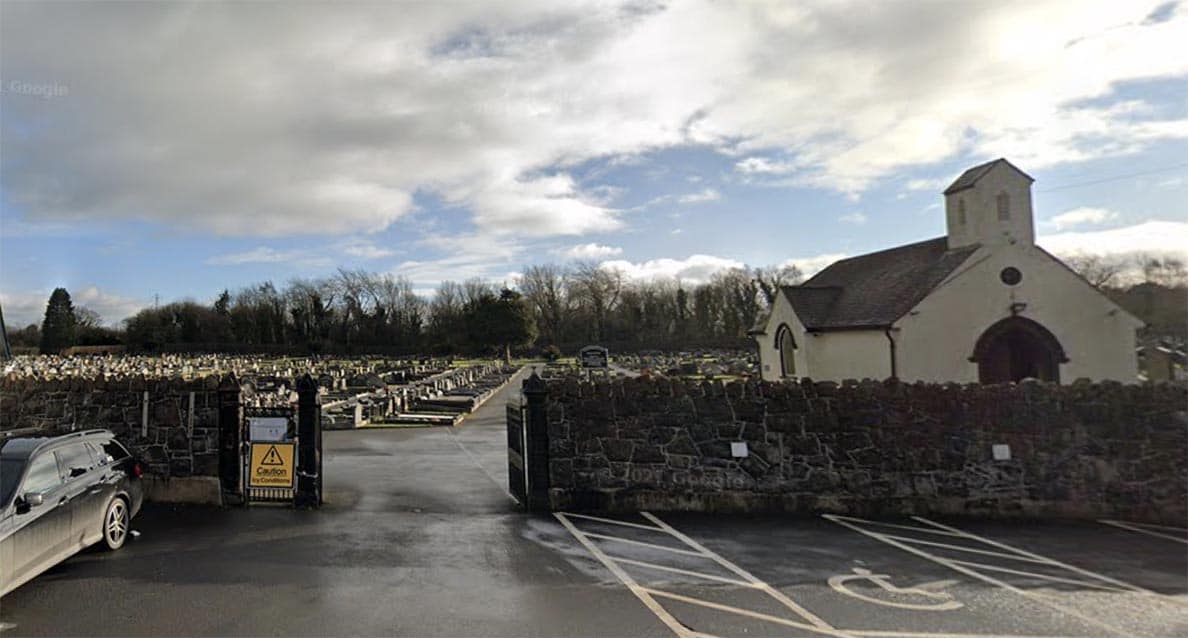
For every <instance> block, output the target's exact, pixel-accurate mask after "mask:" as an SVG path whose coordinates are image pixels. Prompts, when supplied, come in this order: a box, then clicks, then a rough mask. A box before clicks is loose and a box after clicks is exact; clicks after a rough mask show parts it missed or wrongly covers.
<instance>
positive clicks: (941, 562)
mask: <svg viewBox="0 0 1188 638" xmlns="http://www.w3.org/2000/svg"><path fill="white" fill-rule="evenodd" d="M822 517H823V518H825V519H826V520H828V521H832V522H834V523H837V524H838V525H841V526H843V527H848V528H849V529H852V530H854V531H855V532H858V533H859V534H862V535H864V536H868V537H870V538H873V539H875V540H877V541H881V542H883V543H886V544H888V545H891V546H892V547H898V548H899V549H902V550H903V551H905V552H908V553H910V554H915V555H916V556H919V557H921V558H924V559H927V560H930V561H932V562H934V563H937V564H939V565H943V566H945V567H948V568H949V569H952V570H953V571H956V572H960V573H962V574H965V575H966V576H969V577H971V578H976V579H978V580H980V581H983V582H986V583H990V584H991V585H996V586H998V587H1001V588H1002V589H1005V590H1007V591H1012V592H1015V593H1016V594H1019V595H1020V596H1025V597H1027V598H1030V599H1031V600H1034V601H1036V602H1038V603H1040V604H1041V605H1045V606H1047V607H1049V608H1051V609H1055V610H1057V611H1059V612H1062V613H1065V614H1067V615H1069V616H1073V617H1074V618H1079V619H1080V620H1082V621H1084V622H1086V623H1089V624H1091V625H1093V626H1095V627H1098V628H1099V629H1104V630H1106V631H1108V632H1110V633H1113V634H1117V635H1119V636H1125V637H1127V638H1129V637H1130V636H1132V635H1133V632H1130V631H1128V630H1124V629H1119V628H1118V627H1115V626H1113V625H1110V624H1108V623H1105V622H1102V621H1101V620H1099V619H1097V618H1094V617H1092V616H1087V615H1085V614H1083V613H1081V612H1080V611H1077V610H1076V609H1072V608H1070V607H1066V606H1064V605H1061V604H1059V603H1056V602H1053V601H1052V600H1049V599H1048V598H1045V597H1043V596H1040V595H1038V594H1035V593H1033V592H1029V591H1026V590H1024V589H1020V588H1018V587H1015V586H1014V585H1011V584H1010V583H1006V582H1003V581H1001V580H998V579H997V578H992V577H990V576H987V575H985V574H983V573H981V572H978V571H975V570H973V569H970V568H968V567H965V566H963V565H959V564H957V563H956V562H953V561H951V560H948V559H945V558H941V557H940V556H933V555H932V554H929V553H928V552H926V551H924V550H922V549H917V548H915V547H912V546H911V545H907V544H905V543H901V542H899V541H897V540H894V539H891V538H887V537H886V535H885V534H881V533H879V532H872V531H869V530H866V529H863V528H861V527H859V526H857V525H855V524H853V523H851V522H849V521H843V520H839V519H837V518H835V517H834V516H833V515H831V514H823V515H822ZM913 518H916V519H917V520H919V517H913ZM950 529H952V528H950ZM952 531H957V532H960V531H961V530H952Z"/></svg>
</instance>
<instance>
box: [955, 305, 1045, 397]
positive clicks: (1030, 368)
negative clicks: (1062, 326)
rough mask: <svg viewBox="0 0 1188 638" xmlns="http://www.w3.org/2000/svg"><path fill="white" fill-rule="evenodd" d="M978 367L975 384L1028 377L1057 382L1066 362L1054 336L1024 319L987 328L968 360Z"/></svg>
mask: <svg viewBox="0 0 1188 638" xmlns="http://www.w3.org/2000/svg"><path fill="white" fill-rule="evenodd" d="M969 360H970V361H976V362H977V364H978V381H979V382H981V383H1006V382H1008V381H1021V380H1023V379H1027V378H1033V379H1040V380H1043V381H1053V382H1056V383H1059V382H1060V364H1061V363H1065V362H1067V361H1068V357H1066V356H1064V348H1062V347H1060V342H1059V341H1057V340H1056V337H1055V335H1053V334H1052V333H1051V331H1049V330H1048V329H1047V328H1045V327H1043V326H1042V325H1040V324H1038V323H1036V322H1034V321H1032V320H1030V319H1025V318H1023V317H1010V318H1008V319H1003V320H1002V321H999V322H998V323H996V324H994V325H992V326H990V327H989V328H987V329H986V332H983V333H982V336H981V337H979V338H978V343H977V345H976V346H974V354H973V356H972V357H970V359H969Z"/></svg>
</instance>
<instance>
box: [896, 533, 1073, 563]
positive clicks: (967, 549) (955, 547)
mask: <svg viewBox="0 0 1188 638" xmlns="http://www.w3.org/2000/svg"><path fill="white" fill-rule="evenodd" d="M879 535H880V536H883V537H886V538H893V539H895V540H897V541H903V542H905V543H913V544H916V545H928V546H929V547H939V548H942V549H952V550H955V551H959V552H969V553H971V554H981V555H983V556H993V557H994V558H1006V559H1009V560H1021V561H1025V562H1028V563H1038V564H1040V565H1051V564H1052V563H1051V562H1050V561H1047V560H1042V559H1038V558H1031V557H1025V556H1015V555H1011V554H1004V553H1002V552H991V551H988V550H985V549H977V548H974V547H964V546H962V545H950V544H948V543H937V542H933V541H925V540H920V539H918V538H912V537H910V536H899V535H896V534H884V533H882V532H879Z"/></svg>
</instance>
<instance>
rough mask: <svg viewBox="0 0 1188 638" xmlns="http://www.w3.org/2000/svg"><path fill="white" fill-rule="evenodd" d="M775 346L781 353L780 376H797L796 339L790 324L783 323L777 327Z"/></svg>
mask: <svg viewBox="0 0 1188 638" xmlns="http://www.w3.org/2000/svg"><path fill="white" fill-rule="evenodd" d="M775 347H776V350H777V351H778V352H779V353H780V376H782V377H792V376H796V339H795V338H793V337H792V329H791V328H789V327H788V324H786V323H781V324H780V327H779V328H777V329H776V338H775Z"/></svg>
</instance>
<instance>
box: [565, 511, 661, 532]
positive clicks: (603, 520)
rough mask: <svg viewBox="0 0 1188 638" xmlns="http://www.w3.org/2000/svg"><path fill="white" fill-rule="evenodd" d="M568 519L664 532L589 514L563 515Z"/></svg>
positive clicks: (653, 527) (656, 528)
mask: <svg viewBox="0 0 1188 638" xmlns="http://www.w3.org/2000/svg"><path fill="white" fill-rule="evenodd" d="M565 515H566V516H568V517H569V518H581V519H584V520H587V521H597V522H599V523H607V524H608V525H622V526H624V527H634V528H637V529H646V530H648V531H651V532H664V530H663V529H662V528H659V527H655V526H653V525H642V524H640V523H631V522H628V521H616V520H615V519H613V518H602V517H601V516H590V515H589V514H569V513H567V514H565Z"/></svg>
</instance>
